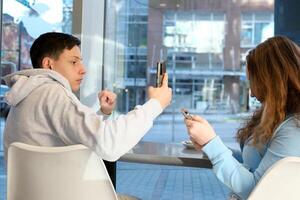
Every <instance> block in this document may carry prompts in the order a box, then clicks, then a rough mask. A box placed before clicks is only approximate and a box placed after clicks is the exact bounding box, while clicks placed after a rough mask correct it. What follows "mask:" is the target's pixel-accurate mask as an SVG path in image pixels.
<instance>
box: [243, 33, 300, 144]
mask: <svg viewBox="0 0 300 200" xmlns="http://www.w3.org/2000/svg"><path fill="white" fill-rule="evenodd" d="M246 61H247V70H248V78H249V81H250V89H251V92H252V94H253V95H254V96H255V97H256V98H257V99H258V100H259V101H260V102H261V107H260V108H259V109H258V110H257V111H255V112H254V114H253V116H252V118H250V119H249V120H248V121H247V122H246V124H245V126H244V128H241V129H240V130H239V131H238V133H237V139H238V141H239V142H241V143H244V142H245V141H246V140H247V139H248V138H250V137H253V144H254V145H260V144H265V143H266V142H268V141H269V140H270V139H271V137H272V135H273V133H274V131H275V129H276V128H277V127H278V125H279V124H280V123H281V122H283V121H284V119H285V118H286V117H287V115H290V114H295V113H299V112H300V49H299V47H298V46H297V45H296V44H295V43H294V42H292V41H291V40H289V39H288V38H287V37H283V36H276V37H272V38H269V39H268V40H266V41H265V42H263V43H261V44H259V45H258V46H257V47H256V48H255V49H253V50H251V51H250V52H249V54H248V56H247V58H246Z"/></svg>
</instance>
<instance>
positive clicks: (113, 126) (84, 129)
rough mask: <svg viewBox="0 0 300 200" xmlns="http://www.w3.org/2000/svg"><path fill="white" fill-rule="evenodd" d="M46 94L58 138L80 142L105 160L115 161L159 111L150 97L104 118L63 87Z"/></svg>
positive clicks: (158, 107)
mask: <svg viewBox="0 0 300 200" xmlns="http://www.w3.org/2000/svg"><path fill="white" fill-rule="evenodd" d="M49 96H51V101H52V102H53V103H52V104H49V106H48V111H47V112H49V113H50V115H51V118H52V119H53V120H52V123H53V127H55V132H56V134H57V135H58V137H60V138H61V139H62V140H63V141H64V143H65V144H69V145H71V144H83V145H85V146H87V147H89V148H91V149H92V150H94V151H95V152H96V153H97V154H98V155H99V156H100V157H101V158H103V159H105V160H108V161H115V160H117V159H118V158H119V157H120V156H122V155H123V154H125V153H126V152H127V151H129V150H130V149H131V148H132V147H134V146H135V145H136V144H137V143H138V141H139V140H140V139H141V138H142V137H143V136H144V135H145V134H146V133H147V131H148V130H149V129H150V128H151V127H152V125H153V120H154V119H155V118H156V117H157V116H158V115H159V114H160V113H161V112H162V108H161V106H160V103H159V102H158V101H157V100H155V99H150V100H149V101H147V102H146V103H145V104H144V105H142V106H137V107H136V108H135V109H134V110H132V111H130V112H128V113H127V114H125V115H120V116H118V117H117V118H116V119H107V120H105V117H103V116H100V115H97V113H96V112H94V111H93V110H92V109H90V108H88V107H87V106H84V105H83V104H81V103H80V102H79V100H78V99H77V98H76V97H75V96H74V95H73V94H72V93H71V92H68V91H65V90H64V89H63V88H61V89H60V91H58V90H57V89H56V90H55V91H53V92H52V95H49ZM55 102H57V103H55ZM58 102H59V103H58Z"/></svg>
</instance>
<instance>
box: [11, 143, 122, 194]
mask: <svg viewBox="0 0 300 200" xmlns="http://www.w3.org/2000/svg"><path fill="white" fill-rule="evenodd" d="M54 199H55V200H79V199H80V200H82V199H84V200H96V199H97V200H100V199H105V200H117V195H116V192H115V190H114V188H113V185H112V183H111V180H110V178H109V175H108V173H107V171H106V168H105V165H104V163H103V161H102V159H100V158H99V157H98V156H97V155H96V154H95V153H94V152H92V151H91V150H89V149H88V148H87V147H85V146H83V145H72V146H65V147H40V146H32V145H27V144H23V143H13V144H11V145H10V147H9V150H8V162H7V200H54Z"/></svg>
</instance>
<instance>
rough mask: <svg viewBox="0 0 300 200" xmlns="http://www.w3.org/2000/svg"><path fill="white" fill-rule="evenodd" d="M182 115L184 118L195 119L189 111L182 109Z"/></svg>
mask: <svg viewBox="0 0 300 200" xmlns="http://www.w3.org/2000/svg"><path fill="white" fill-rule="evenodd" d="M181 113H182V114H183V116H184V118H186V119H193V115H192V114H191V113H189V111H188V110H187V109H185V108H182V109H181Z"/></svg>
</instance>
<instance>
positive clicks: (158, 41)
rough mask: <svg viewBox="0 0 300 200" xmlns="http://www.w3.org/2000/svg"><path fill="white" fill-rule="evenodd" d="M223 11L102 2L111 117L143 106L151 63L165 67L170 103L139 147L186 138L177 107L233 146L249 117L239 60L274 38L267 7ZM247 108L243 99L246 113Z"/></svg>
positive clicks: (206, 6)
mask: <svg viewBox="0 0 300 200" xmlns="http://www.w3.org/2000/svg"><path fill="white" fill-rule="evenodd" d="M195 2H196V1H195ZM231 4H232V6H235V9H237V10H235V11H234V12H233V11H232V10H228V6H225V4H221V3H220V4H214V3H210V2H204V1H203V2H202V3H199V4H198V3H195V4H188V3H187V2H185V1H181V2H178V1H176V2H175V1H168V2H167V3H159V2H158V1H146V0H143V1H142V0H129V1H125V0H123V1H122V0H121V1H115V0H111V1H108V3H107V7H106V34H105V35H106V38H105V39H106V40H105V41H106V42H105V48H104V49H105V55H106V56H104V66H105V70H104V71H105V76H104V85H105V87H106V88H110V89H112V90H114V91H115V92H117V93H118V98H119V103H118V108H117V111H118V112H119V113H126V112H128V111H129V110H131V109H133V108H134V106H135V105H137V104H142V103H144V102H146V101H147V92H146V91H147V87H148V86H150V85H152V86H154V85H155V70H156V63H157V62H158V61H159V60H165V61H166V64H167V72H168V74H169V86H170V87H171V88H172V90H173V100H172V104H171V105H170V106H169V107H168V108H167V109H166V110H165V111H164V113H163V114H162V115H161V116H160V117H159V118H158V119H157V120H156V121H155V122H154V127H153V128H152V129H151V130H150V131H149V132H148V134H147V135H146V136H145V137H144V138H143V140H150V141H156V142H181V141H182V140H184V139H188V136H187V134H186V129H185V127H184V123H183V119H182V116H181V114H180V112H179V111H180V108H183V107H184V108H187V109H188V110H190V112H192V113H195V114H200V115H204V117H206V118H207V119H208V120H209V121H211V122H212V123H213V125H214V126H216V127H219V126H220V127H223V130H224V131H223V132H226V133H229V132H230V133H231V134H230V135H226V136H222V137H227V138H231V139H230V140H229V139H226V140H225V141H226V142H227V141H228V142H227V143H228V144H230V145H233V146H237V145H236V142H235V140H234V139H233V138H234V133H235V132H236V130H237V128H238V127H239V126H240V121H239V119H240V118H241V117H240V116H243V115H248V114H249V112H248V111H247V109H248V107H249V105H248V101H247V99H248V83H247V80H246V74H245V55H246V54H247V51H248V50H249V49H250V48H253V47H255V45H257V44H258V43H260V42H261V41H263V40H265V39H266V38H267V37H270V36H272V35H273V34H274V33H273V32H274V27H273V26H274V23H273V3H272V2H271V3H270V1H268V2H266V1H259V2H258V1H255V2H254V1H247V2H243V3H240V4H237V3H234V2H231ZM141 11H143V12H141ZM237 36H240V37H237ZM120 101H121V102H120ZM255 102H256V101H255V100H254V99H251V103H250V104H251V105H250V106H251V107H255V105H257V104H256V103H255ZM227 119H228V120H227ZM225 121H226V122H227V121H230V122H232V123H224V122H225ZM217 129H218V128H217ZM160 133H161V134H160ZM161 138H163V139H161Z"/></svg>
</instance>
